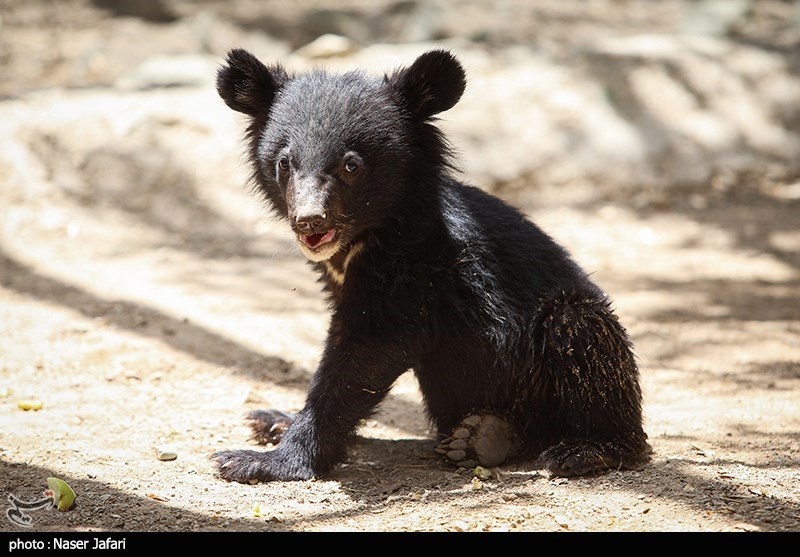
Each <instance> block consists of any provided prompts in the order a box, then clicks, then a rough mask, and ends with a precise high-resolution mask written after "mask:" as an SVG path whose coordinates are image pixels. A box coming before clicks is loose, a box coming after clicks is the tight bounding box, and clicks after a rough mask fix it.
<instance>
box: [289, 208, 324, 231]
mask: <svg viewBox="0 0 800 557" xmlns="http://www.w3.org/2000/svg"><path fill="white" fill-rule="evenodd" d="M295 223H296V225H297V229H298V230H299V231H300V232H302V233H303V234H315V233H318V232H323V231H325V230H326V229H327V223H328V215H327V214H326V213H321V214H318V215H308V216H298V217H297V218H296V219H295Z"/></svg>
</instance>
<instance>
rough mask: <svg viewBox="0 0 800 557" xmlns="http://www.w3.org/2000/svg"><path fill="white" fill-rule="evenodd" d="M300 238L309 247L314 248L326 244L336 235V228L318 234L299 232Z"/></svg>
mask: <svg viewBox="0 0 800 557" xmlns="http://www.w3.org/2000/svg"><path fill="white" fill-rule="evenodd" d="M299 236H300V240H302V242H303V243H304V244H305V245H306V246H308V247H309V248H311V249H316V248H318V247H320V246H322V245H324V244H328V243H330V242H332V241H333V239H334V238H335V237H336V229H335V228H331V229H330V230H328V231H327V232H323V233H320V234H300V235H299Z"/></svg>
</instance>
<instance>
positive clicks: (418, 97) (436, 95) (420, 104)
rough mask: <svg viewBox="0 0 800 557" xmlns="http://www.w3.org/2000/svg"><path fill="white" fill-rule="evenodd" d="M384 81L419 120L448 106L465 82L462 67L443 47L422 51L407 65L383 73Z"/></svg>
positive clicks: (455, 100) (458, 97)
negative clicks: (421, 53)
mask: <svg viewBox="0 0 800 557" xmlns="http://www.w3.org/2000/svg"><path fill="white" fill-rule="evenodd" d="M385 81H386V83H388V84H389V86H390V87H392V88H393V89H394V90H395V91H396V92H397V93H398V94H399V96H400V99H401V102H402V103H403V104H404V106H405V108H406V109H407V110H408V111H409V112H410V113H411V115H412V116H414V117H416V118H419V119H421V120H427V119H428V118H430V117H431V116H433V115H434V114H438V113H439V112H444V111H445V110H448V109H449V108H452V107H453V106H454V105H455V104H456V103H457V102H458V100H459V99H460V98H461V95H462V94H463V93H464V89H465V87H466V86H467V80H466V74H465V73H464V68H462V67H461V64H460V63H459V61H458V60H457V59H456V57H455V56H453V55H452V54H450V53H449V52H448V51H446V50H431V51H428V52H426V53H425V54H423V55H421V56H420V57H419V58H417V59H416V60H415V61H414V63H413V64H411V66H409V67H407V68H400V69H399V70H397V71H395V72H394V73H393V74H392V75H390V76H386V78H385Z"/></svg>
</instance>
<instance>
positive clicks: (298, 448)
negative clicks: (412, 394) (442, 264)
mask: <svg viewBox="0 0 800 557" xmlns="http://www.w3.org/2000/svg"><path fill="white" fill-rule="evenodd" d="M332 336H333V335H332ZM406 354H407V351H406V350H404V349H399V348H398V347H397V346H392V343H391V342H387V341H386V340H385V339H376V338H373V339H364V338H363V337H360V340H359V341H358V342H347V341H346V340H344V339H343V338H342V335H340V334H339V335H336V338H335V339H329V342H328V344H327V345H326V350H325V354H324V355H323V358H322V362H321V363H320V366H319V368H318V369H317V372H316V373H315V374H314V378H313V379H312V382H311V386H310V387H309V392H308V397H307V398H306V404H305V406H304V408H303V409H302V410H301V411H300V412H298V413H297V415H296V416H295V417H294V420H293V421H292V422H291V424H290V425H289V426H288V428H287V429H286V432H285V433H284V434H283V436H282V438H281V439H280V442H279V444H278V446H277V447H276V448H275V449H274V450H272V451H266V452H259V451H250V450H240V451H222V452H218V453H215V454H214V455H212V459H213V460H214V461H215V463H216V465H217V469H218V471H219V475H220V477H222V478H223V479H226V480H230V481H236V482H241V483H248V482H249V483H256V482H259V481H273V480H306V479H309V478H312V477H315V476H319V475H321V474H324V473H325V472H327V471H329V470H330V469H331V468H332V467H333V466H334V465H336V464H337V463H338V462H341V461H342V460H343V459H344V457H345V456H346V452H347V443H348V441H349V440H350V439H351V438H352V437H353V435H354V434H355V431H356V427H357V426H358V424H359V422H360V421H361V420H363V419H365V418H367V417H369V416H370V415H371V414H372V413H373V412H374V410H375V408H376V406H377V405H378V404H379V403H380V402H381V400H383V398H384V397H385V396H386V393H388V392H389V389H390V388H391V386H392V384H393V383H394V381H395V380H396V379H397V377H399V376H400V374H401V373H403V372H404V371H405V370H407V369H408V368H409V367H410V364H409V362H407V361H405V358H406V356H405V355H406Z"/></svg>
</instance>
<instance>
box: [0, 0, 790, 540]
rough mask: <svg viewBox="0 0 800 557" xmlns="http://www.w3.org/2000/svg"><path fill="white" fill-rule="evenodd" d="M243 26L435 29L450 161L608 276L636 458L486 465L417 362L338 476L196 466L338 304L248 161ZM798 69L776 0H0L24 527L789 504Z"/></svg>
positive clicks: (1, 200) (297, 362)
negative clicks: (471, 468)
mask: <svg viewBox="0 0 800 557" xmlns="http://www.w3.org/2000/svg"><path fill="white" fill-rule="evenodd" d="M234 46H242V47H245V48H248V49H250V50H252V51H253V52H255V53H256V54H257V55H258V56H260V57H261V58H262V59H264V60H265V61H282V62H283V63H284V64H286V65H287V66H288V67H290V68H291V69H294V70H302V69H305V68H308V67H311V66H314V65H324V66H326V67H330V68H332V69H337V70H338V69H350V68H355V67H359V68H366V69H367V70H369V71H372V72H375V73H376V74H378V75H380V74H381V73H382V72H386V71H390V70H391V69H393V68H395V67H396V66H398V65H403V64H408V63H410V62H411V61H412V60H413V59H414V57H415V56H417V55H418V54H419V53H421V52H423V51H424V50H426V49H428V48H431V47H434V46H435V47H445V48H450V49H452V50H453V51H454V52H455V53H456V54H457V55H458V56H459V57H460V58H461V59H462V61H463V62H464V65H465V67H466V69H467V72H468V76H469V80H470V81H469V85H468V89H467V93H466V94H465V96H464V98H463V100H462V102H461V103H459V105H458V106H456V107H455V108H454V109H453V110H451V111H449V112H447V113H445V114H443V118H442V123H441V125H442V127H443V128H444V129H445V130H446V131H447V133H448V134H449V136H450V138H451V140H452V142H453V143H454V145H455V146H456V148H457V150H458V151H459V153H460V160H461V166H462V168H463V175H462V177H463V178H464V179H465V180H467V181H470V182H472V183H475V184H477V185H480V186H481V187H485V188H486V189H487V190H489V191H492V192H494V193H496V194H497V195H499V196H501V197H503V198H505V199H507V200H508V201H510V202H512V203H514V204H516V205H518V206H519V207H521V208H522V209H523V210H524V211H525V212H526V213H527V214H529V215H530V216H531V217H532V218H533V219H534V220H536V221H537V222H538V223H539V224H540V225H541V226H542V227H544V228H545V229H546V230H547V231H548V232H550V233H551V234H552V235H553V236H555V237H556V238H557V239H558V240H560V241H561V242H562V243H564V244H565V245H566V246H567V247H569V248H570V249H571V250H572V251H573V253H574V254H575V256H576V258H577V259H578V260H579V261H580V262H581V263H582V264H583V265H584V266H585V267H586V268H587V269H589V270H591V271H592V272H593V273H594V275H595V277H596V278H597V280H598V282H599V283H600V284H602V285H603V286H604V287H605V288H606V289H607V290H608V291H609V292H610V293H611V294H612V297H613V298H614V299H615V300H616V306H617V309H618V312H619V313H620V315H621V317H622V319H623V322H624V323H625V324H626V326H627V327H628V329H629V330H630V332H631V335H632V336H633V338H634V341H635V343H636V348H637V354H638V356H639V358H640V365H641V370H642V381H643V386H644V391H645V412H646V416H647V429H648V432H649V434H650V437H651V441H652V444H653V446H654V448H655V451H656V452H655V455H654V460H653V463H652V464H651V465H649V466H648V467H646V468H645V469H643V470H640V471H635V472H620V473H617V472H614V473H610V474H607V475H603V476H600V477H596V478H586V479H570V480H555V479H551V478H548V477H547V475H546V474H544V473H543V472H541V471H538V470H536V469H535V468H534V467H532V465H531V463H518V464H515V465H513V466H504V467H501V468H500V469H499V470H498V471H497V474H496V475H495V476H494V477H493V478H491V479H485V480H483V481H481V482H478V483H475V482H474V481H473V478H472V477H471V476H470V475H469V474H467V473H464V472H458V471H455V470H452V469H450V468H448V467H447V466H445V465H443V464H442V463H441V462H440V461H439V460H438V459H437V458H436V457H435V454H434V453H433V451H432V442H431V438H430V432H429V431H428V427H427V424H426V422H425V418H424V413H423V411H422V409H421V407H420V403H419V396H418V393H417V389H416V384H415V382H414V380H413V378H412V377H411V376H409V375H406V376H404V377H402V378H401V380H400V381H399V383H398V385H397V386H396V388H395V389H394V391H393V392H392V394H391V396H390V397H389V398H388V400H387V401H386V403H385V405H384V406H383V408H382V411H381V412H380V414H378V415H377V416H376V417H375V418H374V419H373V420H371V421H370V422H369V423H367V424H365V426H364V428H363V430H362V436H361V438H360V439H359V442H358V443H357V445H356V446H355V447H354V450H353V451H352V454H351V456H350V458H349V459H348V461H347V462H346V463H344V464H343V465H341V466H340V467H338V468H337V469H336V470H335V471H334V472H333V473H332V474H331V475H330V476H328V477H325V478H321V479H318V480H316V481H312V482H299V483H292V482H288V483H274V484H262V485H258V486H241V485H234V484H227V483H224V482H221V481H220V480H218V479H216V478H215V477H214V475H213V471H212V469H211V467H210V465H209V462H208V460H207V456H208V454H209V453H211V452H213V451H215V450H218V449H221V448H226V449H229V448H237V447H248V446H250V444H249V443H248V440H247V437H248V432H247V429H246V427H245V425H244V423H243V420H242V416H243V415H244V414H245V413H246V412H247V411H249V410H251V409H255V408H262V407H276V408H282V409H285V410H296V409H298V408H299V407H300V406H301V405H302V403H303V398H304V393H305V388H306V385H307V382H308V379H309V377H310V374H311V373H312V372H313V370H314V366H315V362H316V359H317V357H318V355H319V351H320V348H321V345H322V341H323V338H324V332H325V329H326V325H327V315H326V312H325V304H324V300H323V299H322V297H321V295H320V293H319V288H318V286H317V284H316V283H315V282H314V277H313V275H312V274H311V272H310V270H309V269H308V268H307V265H306V264H305V263H304V261H303V258H302V256H301V255H300V254H299V252H298V251H297V249H296V248H295V246H294V244H293V242H292V240H291V239H290V238H289V237H288V235H287V234H286V233H285V231H284V230H283V227H282V226H281V224H280V223H277V222H274V221H272V220H271V219H270V218H269V217H268V215H267V214H266V212H265V211H264V209H263V207H262V206H261V203H260V202H259V200H258V199H256V198H255V197H253V196H252V195H250V194H249V193H248V190H247V188H246V186H245V183H246V177H247V168H246V166H245V164H244V161H243V157H242V150H241V143H240V137H241V131H242V121H241V120H239V119H238V116H237V115H236V114H235V113H232V112H231V111H229V110H228V109H227V108H226V107H225V106H224V105H223V104H222V102H221V101H220V100H219V99H218V98H217V97H216V94H215V92H214V90H213V80H214V72H215V69H216V67H217V66H218V64H219V62H220V58H221V57H222V56H223V55H224V53H225V52H226V51H227V50H228V49H229V48H231V47H234ZM798 70H800V3H798V2H790V1H778V0H749V1H748V0H729V1H713V0H705V1H699V0H698V1H688V0H683V1H678V0H663V1H648V0H586V1H578V0H566V1H556V0H552V1H551V0H544V1H537V2H528V1H523V0H519V1H516V0H505V1H503V0H498V1H495V2H491V3H486V2H480V1H477V0H450V1H442V2H433V1H426V0H396V1H375V2H367V1H366V0H361V1H358V0H350V1H345V2H333V1H314V2H312V1H299V2H289V1H281V0H262V1H256V0H229V1H226V2H217V1H211V0H205V1H204V0H198V1H189V0H153V1H137V0H119V1H113V0H93V1H90V0H63V1H44V0H32V1H24V0H2V1H0V493H2V495H3V500H4V501H5V499H6V497H7V495H9V494H13V495H15V496H17V497H19V498H22V499H26V500H32V499H35V498H36V497H37V496H38V495H39V494H40V493H41V491H42V490H43V489H44V487H45V485H46V483H45V479H46V478H47V477H48V476H50V475H56V476H59V477H62V478H64V479H66V480H67V481H68V482H69V483H70V484H71V485H72V486H73V487H74V488H75V490H76V492H77V493H78V504H77V506H76V508H75V509H74V510H72V511H71V512H68V513H59V512H57V511H45V510H40V511H35V512H32V513H31V517H32V519H33V525H34V529H42V530H96V529H100V530H121V531H128V530H298V531H310V530H355V531H364V530H374V531H399V530H409V531H431V530H433V531H454V530H455V531H465V530H470V531H471V530H478V531H483V530H511V531H606V530H610V531H665V530H667V531H673V530H682V531H768V532H773V531H797V530H800V479H799V478H800V474H798V472H800V434H799V433H798V432H799V431H800V414H798V408H800V394H798V390H797V389H798V386H800V156H799V155H800V126H798V124H800V76H799V75H798V73H799V72H798ZM29 398H35V399H39V400H42V401H43V404H44V405H43V408H42V409H41V410H39V411H29V412H24V411H22V410H20V409H19V408H18V406H17V402H18V401H19V400H21V399H29ZM165 444H166V445H170V446H171V447H172V448H173V449H174V450H175V451H176V452H177V454H178V458H177V459H176V460H174V461H171V462H163V461H159V460H157V459H156V458H155V456H154V447H156V446H161V445H165ZM15 529H18V527H17V526H16V525H14V524H13V523H11V522H10V521H8V520H6V519H5V516H3V517H0V531H2V530H15Z"/></svg>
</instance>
